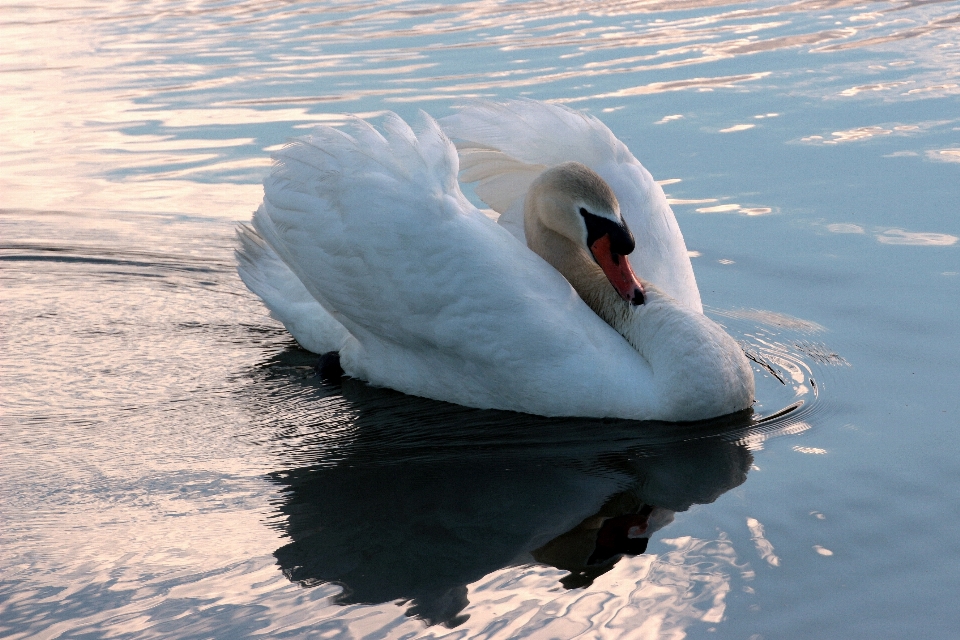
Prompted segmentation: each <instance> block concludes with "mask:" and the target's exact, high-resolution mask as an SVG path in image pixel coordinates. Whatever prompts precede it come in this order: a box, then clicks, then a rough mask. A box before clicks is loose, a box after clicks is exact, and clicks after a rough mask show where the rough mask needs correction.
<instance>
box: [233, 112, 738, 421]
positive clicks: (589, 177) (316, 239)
mask: <svg viewBox="0 0 960 640" xmlns="http://www.w3.org/2000/svg"><path fill="white" fill-rule="evenodd" d="M498 109H506V110H508V111H511V110H512V113H514V114H515V116H516V117H515V118H514V119H513V120H510V119H509V118H506V119H505V121H504V122H503V124H504V130H505V131H506V132H507V133H508V134H509V133H510V129H511V127H512V128H513V129H524V131H525V134H526V135H527V137H528V138H532V139H535V140H538V141H539V144H540V147H541V148H542V149H541V151H544V149H546V148H547V147H548V146H549V145H548V144H547V143H545V142H544V141H542V140H540V138H542V137H543V134H544V131H543V130H540V131H538V126H539V127H540V128H541V129H545V130H546V131H549V132H550V133H551V134H553V135H554V136H556V138H557V139H559V140H563V141H564V144H562V145H555V147H556V148H554V149H552V150H549V149H546V150H547V151H549V152H542V153H541V156H540V159H541V160H542V162H535V161H534V160H536V159H537V158H532V157H530V156H529V155H527V156H524V155H522V154H521V153H516V154H515V155H511V149H510V147H509V145H508V144H499V145H498V142H497V140H496V135H491V132H490V131H489V128H490V126H492V125H493V124H495V122H494V121H492V120H491V114H494V115H495V114H497V112H498ZM537 114H540V115H539V116H538V115H537ZM547 116H549V117H547ZM538 117H539V118H540V120H539V121H537V118H538ZM423 120H424V122H423V125H422V128H421V129H420V130H419V132H417V133H415V132H414V131H413V130H411V128H410V127H409V126H408V125H407V124H406V123H405V122H403V120H401V119H400V118H399V117H398V116H396V115H395V114H388V115H387V116H385V117H384V119H383V124H382V133H381V132H379V131H377V130H376V129H374V128H373V127H371V126H370V125H369V124H367V123H366V122H363V121H360V120H357V121H355V122H354V123H353V126H352V129H351V134H349V135H348V134H347V133H345V132H343V131H340V130H338V129H334V128H330V127H320V128H318V129H316V130H315V131H314V133H313V134H311V135H309V136H306V137H304V138H301V139H298V140H296V141H294V142H293V143H292V144H290V145H289V146H287V147H286V148H285V149H284V150H283V151H282V152H280V153H279V154H278V155H277V156H276V161H277V164H276V167H275V169H274V172H273V173H272V175H271V176H270V177H269V178H268V179H267V180H266V181H265V184H264V192H265V194H264V200H263V204H262V205H261V207H260V208H259V209H258V210H257V212H256V213H255V214H254V217H253V226H252V228H250V227H246V226H244V227H241V230H240V238H241V247H240V249H239V251H238V261H239V267H238V268H239V272H240V275H241V277H242V278H243V281H244V282H245V283H246V284H247V286H248V287H249V288H250V289H251V290H253V291H254V292H255V293H256V294H257V295H259V296H260V297H261V299H263V301H264V303H265V304H266V305H267V307H268V308H269V309H270V311H271V313H272V315H273V316H274V317H276V318H278V319H279V320H280V321H281V322H283V323H284V325H285V326H286V327H287V329H288V330H289V331H290V332H291V333H292V334H293V336H294V337H295V338H296V339H297V341H298V342H299V343H300V344H301V345H302V346H304V347H305V348H306V349H309V350H310V351H314V352H316V353H324V352H328V351H337V352H339V354H340V363H341V366H342V367H343V370H344V372H345V373H346V374H348V375H351V376H354V377H357V378H361V379H364V380H367V381H369V382H370V383H372V384H375V385H378V386H386V387H391V388H394V389H397V390H399V391H403V392H405V393H410V394H413V395H419V396H424V397H429V398H434V399H438V400H445V401H448V402H455V403H458V404H462V405H467V406H472V407H481V408H497V409H508V410H514V411H523V412H528V413H535V414H540V415H548V416H550V415H553V416H560V415H565V416H592V417H604V416H609V417H622V418H633V419H660V420H673V421H681V420H697V419H703V418H709V417H714V416H718V415H722V414H726V413H731V412H734V411H737V410H740V409H744V408H746V407H749V406H750V404H751V403H752V401H753V391H754V381H753V373H752V370H751V368H750V365H749V363H748V362H747V360H746V358H745V357H744V355H743V353H742V351H741V350H740V348H739V346H738V345H737V343H736V342H735V341H734V340H733V339H732V338H730V337H729V336H728V335H727V334H726V333H725V332H724V331H723V330H722V329H721V328H720V327H719V326H718V325H716V324H715V323H713V322H712V321H711V320H709V319H708V318H706V316H704V315H703V314H702V313H701V312H700V301H699V294H698V292H697V290H696V284H695V281H694V280H693V272H692V269H691V267H690V263H689V259H688V258H687V257H686V250H685V247H684V245H683V238H682V236H680V232H679V229H678V228H677V226H676V222H675V220H674V218H673V215H672V213H671V212H670V209H669V207H668V206H667V205H666V201H665V199H664V197H663V192H662V191H661V190H660V189H659V187H658V186H657V185H656V184H655V183H654V182H653V181H652V179H651V178H650V176H649V174H648V173H647V172H646V171H645V170H643V168H642V167H641V166H640V164H639V163H638V162H637V161H636V160H635V159H634V158H633V156H632V155H630V153H629V151H627V150H626V147H624V146H623V144H622V143H620V142H619V141H618V140H616V138H614V137H613V135H612V134H611V133H610V132H609V130H607V129H606V127H604V126H603V125H602V124H601V123H599V121H597V120H596V119H593V118H587V117H585V116H582V115H580V114H577V113H575V112H572V111H569V110H566V109H562V108H559V107H551V106H548V105H541V104H540V103H534V102H517V103H508V105H506V106H505V107H497V106H492V105H479V106H475V107H472V108H471V109H467V110H465V111H463V112H461V113H460V114H458V115H457V116H455V117H453V118H451V119H448V120H447V121H445V122H444V126H445V127H447V128H448V130H449V131H450V132H451V133H452V134H455V135H456V136H457V137H458V138H460V139H461V140H463V141H464V142H463V144H462V149H461V150H462V152H463V154H464V157H465V158H469V160H467V161H465V163H464V164H465V165H466V166H468V171H467V173H468V174H469V173H471V172H472V175H468V176H467V177H468V178H471V179H480V180H481V184H480V187H479V188H478V194H479V195H480V196H481V197H484V198H485V199H487V201H488V202H490V203H491V204H492V205H493V206H494V207H495V208H498V207H499V208H500V209H502V210H503V216H502V218H503V219H504V222H506V223H507V225H510V224H511V223H512V224H513V226H514V229H513V230H512V231H513V233H514V234H515V235H518V236H521V237H525V238H526V240H527V242H528V244H529V245H530V247H531V248H533V251H531V250H530V249H528V248H527V247H526V246H524V245H523V244H522V243H521V242H518V241H517V240H516V238H515V237H514V236H511V235H510V233H508V231H506V230H505V228H504V226H499V225H497V224H496V223H495V222H493V221H492V220H490V219H489V218H487V217H486V216H485V215H483V214H482V213H481V212H480V211H479V210H478V209H476V207H474V206H473V205H471V204H470V203H469V202H468V201H467V199H466V198H465V197H464V196H463V194H462V193H461V191H460V188H459V185H458V183H457V171H458V157H457V152H456V149H455V148H454V146H453V144H452V143H451V142H450V140H449V139H448V138H447V136H446V135H445V134H444V133H443V132H442V131H441V130H440V127H439V126H438V124H437V123H436V122H435V121H434V120H432V119H431V118H430V117H429V116H426V114H424V115H423ZM530 120H534V121H535V122H534V126H531V123H530ZM564 123H566V125H565V124H564ZM571 123H572V124H571ZM562 126H566V129H559V127H562ZM558 129H559V130H558ZM508 137H510V142H513V141H514V140H517V143H518V144H521V145H522V144H523V140H522V139H521V138H522V136H521V135H520V134H519V133H516V134H515V135H511V136H508ZM578 138H579V139H580V142H582V143H583V144H579V145H578V144H577V142H578ZM531 146H532V145H531ZM566 147H569V149H566ZM565 150H566V151H569V154H568V156H567V157H563V156H564V151H565ZM604 150H605V152H604ZM524 151H525V152H526V151H530V149H525V150H524ZM471 156H472V157H471ZM517 156H520V157H517ZM557 160H559V162H558V161H557ZM564 160H577V161H579V162H570V163H566V164H561V162H562V161H564ZM584 160H587V162H583V161H584ZM588 163H591V164H590V166H586V165H588ZM553 165H558V166H553ZM546 166H550V167H551V168H550V169H549V170H545V167H546ZM601 176H603V177H601ZM631 178H633V179H634V181H631ZM498 185H499V188H497V186H498ZM611 187H612V189H611ZM491 194H494V195H491ZM496 194H499V196H500V198H499V199H498V198H497V195H496ZM518 199H519V200H520V201H521V202H520V203H518V202H517V200H518ZM524 205H525V206H524ZM621 207H622V209H621ZM518 210H519V211H520V212H521V213H522V212H524V211H525V213H526V217H525V220H524V231H525V233H520V232H519V230H518V229H517V228H516V227H517V226H518V225H517V224H516V222H517V216H518V214H517V211H518ZM505 226H506V225H505ZM631 231H633V232H634V234H635V238H636V244H637V252H636V253H635V254H631V260H632V261H633V262H634V264H636V265H637V266H638V268H637V271H638V272H639V273H640V275H641V276H643V278H642V279H637V278H636V276H635V275H634V273H633V271H632V269H631V266H630V261H628V260H627V258H626V255H625V254H626V253H629V252H630V251H629V250H630V249H631V248H632V247H631V246H630V245H631V243H632V242H633V238H632V237H631V235H630V233H631ZM644 251H648V252H649V254H650V255H648V256H646V257H644V255H643V253H644ZM535 252H536V253H535ZM538 254H539V255H538ZM541 256H542V257H541ZM634 256H636V257H637V259H634ZM651 256H652V257H651ZM548 262H549V263H550V264H548ZM551 265H553V266H551ZM561 273H562V274H563V275H561ZM648 273H651V274H656V277H651V276H649V275H648ZM571 285H572V286H571ZM575 289H576V290H575ZM678 300H679V301H678ZM584 301H586V302H587V303H586V304H585V302H584ZM588 304H589V305H590V306H588ZM591 307H592V308H591ZM598 314H599V315H598ZM601 318H602V319H601Z"/></svg>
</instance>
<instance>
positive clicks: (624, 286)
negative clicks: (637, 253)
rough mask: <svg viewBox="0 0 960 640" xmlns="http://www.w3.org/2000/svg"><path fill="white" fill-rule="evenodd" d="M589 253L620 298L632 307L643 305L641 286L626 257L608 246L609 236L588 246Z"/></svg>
mask: <svg viewBox="0 0 960 640" xmlns="http://www.w3.org/2000/svg"><path fill="white" fill-rule="evenodd" d="M590 253H592V254H593V258H594V260H596V261H597V264H598V265H600V268H601V269H603V273H604V275H606V276H607V280H609V281H610V284H612V285H613V288H614V289H616V290H617V293H618V294H620V297H621V298H623V299H624V300H626V301H627V302H629V303H630V304H633V305H638V304H643V285H642V284H640V280H639V279H638V278H637V274H635V273H634V272H633V268H632V267H631V266H630V261H629V260H628V259H627V256H624V255H620V254H618V253H615V252H614V251H613V248H612V247H611V246H610V235H609V234H605V235H602V236H600V237H599V238H597V240H596V241H594V243H593V244H592V245H590Z"/></svg>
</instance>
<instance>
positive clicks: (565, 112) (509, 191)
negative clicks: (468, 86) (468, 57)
mask: <svg viewBox="0 0 960 640" xmlns="http://www.w3.org/2000/svg"><path fill="white" fill-rule="evenodd" d="M440 124H441V126H442V127H443V130H444V132H446V134H447V135H449V136H450V137H451V138H453V139H455V140H457V149H458V151H459V152H460V157H461V166H462V168H463V173H462V174H461V180H463V181H464V182H476V183H477V185H476V187H475V190H476V193H477V195H478V196H479V197H480V199H481V200H483V201H484V202H486V203H487V204H488V205H489V206H491V207H492V208H493V209H495V210H497V211H499V212H500V214H501V216H500V224H501V225H503V226H505V227H507V228H508V229H509V230H510V232H511V233H513V234H514V235H515V236H517V237H519V238H522V237H523V220H522V216H523V206H522V204H523V196H524V194H526V191H527V188H528V187H529V186H530V183H532V182H533V180H534V179H536V177H537V176H538V175H539V174H540V172H541V171H542V170H543V169H544V168H545V167H550V166H554V165H557V164H561V163H563V162H569V161H576V162H580V163H582V164H585V165H587V166H588V167H590V168H591V169H593V170H594V171H596V172H597V173H598V174H600V176H601V177H602V178H603V179H604V180H606V181H607V183H608V184H609V185H610V186H611V188H613V191H614V193H615V194H616V196H617V200H618V201H619V202H620V211H621V213H622V214H623V218H624V220H625V221H626V222H627V225H628V226H629V227H630V229H631V231H633V235H634V237H635V238H636V240H637V249H636V251H635V252H634V253H633V254H631V256H630V261H631V263H633V265H634V268H635V270H636V271H637V273H638V274H639V275H640V277H641V278H643V279H645V280H649V281H650V282H653V283H654V284H656V285H657V286H659V287H660V288H661V289H662V290H663V291H665V292H666V293H668V294H670V295H671V296H673V297H674V298H676V299H677V300H679V301H681V302H683V303H684V304H685V305H687V306H688V307H689V308H691V309H694V310H696V311H702V310H703V307H702V305H701V303H700V292H699V290H698V289H697V282H696V279H695V278H694V275H693V267H692V265H691V264H690V258H689V256H688V254H687V247H686V244H685V243H684V241H683V235H682V234H681V233H680V227H679V226H678V225H677V220H676V218H675V217H674V215H673V211H671V209H670V205H668V204H667V199H666V196H664V194H663V189H661V188H660V185H658V184H657V183H656V182H655V181H654V179H653V177H652V176H651V175H650V173H649V172H648V171H647V170H646V169H644V168H643V166H642V165H641V164H640V163H639V162H638V161H637V159H636V158H634V157H633V154H631V153H630V150H629V149H627V147H626V145H624V144H623V143H622V142H620V141H619V140H618V139H617V138H616V136H614V135H613V133H612V132H611V131H610V129H608V128H607V127H606V125H604V124H603V123H602V122H600V121H599V120H598V119H597V118H594V117H593V116H588V115H586V114H584V113H580V112H578V111H573V110H571V109H568V108H566V107H562V106H559V105H553V104H545V103H542V102H536V101H534V100H512V101H509V102H506V103H503V104H495V103H490V102H477V103H472V104H470V105H469V106H467V107H465V108H464V109H461V110H460V111H459V112H458V113H456V114H454V115H452V116H448V117H446V118H442V119H441V120H440Z"/></svg>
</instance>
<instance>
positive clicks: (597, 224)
mask: <svg viewBox="0 0 960 640" xmlns="http://www.w3.org/2000/svg"><path fill="white" fill-rule="evenodd" d="M580 215H581V216H583V220H584V222H585V223H586V224H587V246H588V247H592V246H593V243H594V242H596V241H597V240H599V239H600V238H602V237H603V236H610V248H611V249H612V250H613V252H614V253H615V254H617V255H621V256H626V255H630V253H631V252H633V249H634V248H635V247H636V243H635V242H634V239H633V234H632V233H630V229H628V228H627V225H626V224H623V223H618V222H614V221H613V220H610V219H609V218H604V217H602V216H598V215H594V214H592V213H590V212H589V211H587V210H586V209H584V208H583V207H580Z"/></svg>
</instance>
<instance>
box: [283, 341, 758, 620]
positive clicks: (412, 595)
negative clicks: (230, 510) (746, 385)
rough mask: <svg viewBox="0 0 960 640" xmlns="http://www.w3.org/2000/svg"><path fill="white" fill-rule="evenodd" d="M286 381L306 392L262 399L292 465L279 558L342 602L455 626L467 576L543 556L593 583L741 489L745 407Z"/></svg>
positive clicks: (570, 584) (297, 576) (746, 456)
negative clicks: (551, 415)
mask: <svg viewBox="0 0 960 640" xmlns="http://www.w3.org/2000/svg"><path fill="white" fill-rule="evenodd" d="M307 357H308V356H305V355H302V354H301V353H300V352H297V351H293V350H291V351H288V352H287V353H286V354H284V355H283V357H282V359H285V360H286V361H287V364H290V362H291V361H296V360H298V359H299V358H303V359H306V358H307ZM301 366H303V365H302V364H301ZM295 370H296V369H295ZM299 371H301V372H303V371H304V370H303V369H299ZM301 375H302V373H301ZM289 383H290V381H288V384H289ZM295 386H297V387H299V389H300V391H301V392H304V394H305V395H303V396H301V395H299V394H298V395H293V396H291V399H292V400H294V401H293V402H292V403H289V404H287V403H284V402H280V403H279V405H278V404H277V402H276V397H275V395H273V394H271V397H272V398H273V404H272V406H271V405H266V404H265V405H264V407H268V406H269V407H270V410H271V415H270V417H269V418H268V420H269V421H270V422H271V423H272V431H273V433H275V434H277V439H276V440H275V445H279V451H278V453H279V455H280V457H281V459H283V460H285V461H290V460H292V461H294V463H295V465H296V466H295V467H293V468H290V469H286V470H283V471H277V472H274V473H271V474H270V478H271V480H272V481H273V482H275V483H276V484H277V485H279V486H280V487H281V493H282V496H283V497H282V500H281V501H280V502H279V504H278V505H277V509H278V511H279V515H280V516H282V517H281V519H280V520H279V521H278V523H277V526H278V527H279V528H280V529H281V530H282V531H283V532H284V533H285V534H286V535H287V536H288V537H289V538H290V541H289V542H288V543H287V544H285V545H283V546H282V547H280V548H279V549H277V550H276V552H275V555H276V557H277V560H278V562H279V564H280V567H281V568H282V570H283V573H284V575H286V576H287V577H288V578H289V579H290V580H291V581H295V582H297V583H299V584H300V585H303V586H308V587H309V586H315V585H318V584H323V583H330V582H332V583H337V584H339V585H341V586H342V587H343V592H342V593H341V594H340V595H339V596H338V597H337V601H338V602H340V603H343V604H347V603H383V602H390V601H396V600H403V601H409V602H410V604H409V609H408V612H407V613H408V615H411V616H416V617H419V618H422V619H424V620H426V621H428V622H429V623H440V622H443V623H446V624H448V625H455V624H459V623H460V622H462V621H463V620H464V619H465V618H464V617H463V615H462V613H461V612H462V611H463V610H464V608H465V607H466V606H467V605H468V601H467V585H468V584H471V583H474V582H476V581H478V580H480V579H482V578H483V577H484V576H487V575H489V574H491V573H494V572H496V571H498V570H500V569H502V568H504V567H508V566H514V565H522V564H529V563H533V562H538V563H541V564H547V565H552V566H554V567H557V568H559V569H563V570H565V571H567V572H569V573H568V574H567V575H566V576H565V577H564V578H563V579H562V580H561V582H562V584H563V586H565V587H567V588H579V587H587V586H589V585H590V584H591V583H592V582H593V580H594V579H595V578H596V577H598V576H600V575H602V574H604V573H606V572H607V571H609V570H610V569H612V568H613V567H614V565H615V564H616V563H617V562H618V560H619V559H620V558H621V557H622V556H623V555H636V554H640V553H643V552H644V551H645V550H646V546H647V541H648V539H649V538H650V536H651V535H652V534H653V533H654V532H656V531H657V530H659V529H660V528H662V527H664V526H665V525H667V524H669V523H670V522H672V520H673V514H674V513H675V512H678V511H685V510H687V509H688V508H689V507H690V506H691V505H693V504H706V503H710V502H713V501H714V500H716V499H717V497H719V496H720V495H721V494H722V493H724V492H725V491H728V490H729V489H731V488H733V487H736V486H738V485H740V484H742V483H743V482H744V480H746V475H747V470H748V469H749V467H750V465H751V463H752V460H753V458H752V455H751V454H750V452H749V451H748V450H747V448H746V446H744V445H743V444H738V443H737V442H735V441H731V439H730V437H731V435H732V434H736V433H737V431H738V430H741V431H742V430H743V429H744V428H749V427H750V426H751V425H752V424H753V423H752V422H751V415H750V413H749V412H744V413H742V414H740V415H737V416H733V417H729V418H727V419H724V420H720V421H712V422H710V423H704V424H698V425H693V426H680V427H678V426H676V425H667V424H649V423H636V422H634V423H631V422H627V421H613V420H603V421H600V420H582V419H572V420H557V419H552V420H551V419H546V418H539V417H534V416H527V415H522V414H515V413H508V412H495V411H479V410H473V409H466V408H463V407H458V406H454V405H447V404H444V403H439V402H433V401H429V400H424V399H420V398H413V397H409V396H404V395H402V394H399V393H396V392H393V391H388V390H380V389H373V388H370V387H367V386H365V385H364V384H362V383H359V382H356V381H352V380H349V379H346V380H344V381H343V383H342V386H341V387H340V388H337V389H334V388H331V387H327V386H325V385H324V384H323V383H320V382H319V381H318V379H317V378H316V377H313V376H310V375H308V376H306V377H302V378H300V380H299V384H295ZM311 396H312V400H313V403H314V404H315V406H316V407H317V409H316V410H315V411H312V412H310V413H311V415H310V416H309V418H306V419H305V416H304V408H305V407H307V406H309V405H308V404H307V403H306V402H304V401H303V400H305V399H306V398H307V397H311ZM264 400H266V399H264ZM331 402H335V403H336V406H337V407H338V409H339V410H338V411H337V412H335V413H333V412H330V411H329V407H330V403H331ZM285 404H286V405H287V406H284V405H285ZM286 409H290V410H291V412H290V413H285V410H286ZM344 415H349V416H350V417H349V419H346V420H345V419H344ZM287 417H290V418H293V419H295V420H296V421H297V423H298V424H299V425H300V426H294V427H292V430H291V425H290V424H289V423H285V419H286V418H287ZM452 427H453V428H452ZM690 437H695V438H696V439H694V440H688V439H686V438H690Z"/></svg>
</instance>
